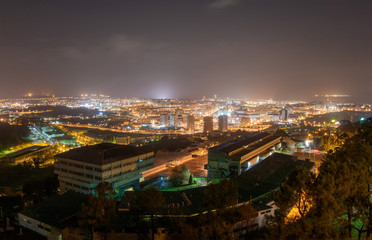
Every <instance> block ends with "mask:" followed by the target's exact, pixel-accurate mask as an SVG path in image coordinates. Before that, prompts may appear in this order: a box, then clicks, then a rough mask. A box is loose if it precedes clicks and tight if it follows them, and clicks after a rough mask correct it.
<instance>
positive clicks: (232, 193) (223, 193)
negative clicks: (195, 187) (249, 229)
mask: <svg viewBox="0 0 372 240" xmlns="http://www.w3.org/2000/svg"><path fill="white" fill-rule="evenodd" d="M237 203H238V189H237V186H236V185H235V183H234V182H233V181H231V180H222V181H221V182H220V183H218V184H210V185H208V186H207V187H205V189H204V191H203V204H202V205H203V207H204V210H207V213H206V214H202V215H201V216H199V224H200V225H201V226H203V227H202V228H203V229H204V230H205V231H206V232H207V233H208V235H209V236H211V237H212V239H223V238H225V239H229V236H230V235H231V230H232V226H230V225H228V224H225V222H226V220H227V219H228V218H230V217H232V216H234V215H235V214H237V215H238V216H239V214H241V213H239V212H237V209H236V208H235V207H234V206H235V205H236V204H237ZM241 216H245V215H243V214H242V215H241ZM230 220H233V219H230ZM234 220H236V218H234Z"/></svg>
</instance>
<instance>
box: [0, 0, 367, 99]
mask: <svg viewBox="0 0 372 240" xmlns="http://www.w3.org/2000/svg"><path fill="white" fill-rule="evenodd" d="M2 5H3V7H2V8H1V10H0V12H1V14H0V16H1V17H0V19H1V23H0V26H1V28H2V29H4V31H3V33H2V34H1V36H0V52H2V54H1V56H0V63H1V64H0V72H1V75H0V79H1V82H2V88H1V89H0V98H15V97H20V96H24V95H25V94H26V93H28V92H32V93H34V94H35V95H41V94H48V93H49V94H55V95H56V96H76V95H80V94H82V93H102V94H105V95H110V96H113V97H120V98H124V97H129V98H130V97H141V98H193V99H195V98H201V97H203V96H207V97H208V96H213V95H214V94H217V95H218V96H221V97H232V98H258V99H270V98H272V99H276V100H279V99H280V100H294V99H299V100H310V99H312V98H313V97H314V95H316V94H319V95H325V94H330V95H334V94H338V95H340V94H347V95H351V96H352V98H351V99H352V100H351V101H352V102H358V103H371V102H372V98H371V96H370V94H369V89H370V88H371V87H372V85H371V84H372V81H370V79H371V75H372V73H371V71H370V70H369V64H370V62H371V60H372V59H371V58H372V57H371V56H372V55H371V54H370V51H371V49H370V48H368V47H367V46H368V43H369V42H370V41H371V40H372V30H371V29H370V27H369V26H370V25H371V23H372V17H371V16H372V15H371V14H369V12H370V10H371V8H372V3H370V2H368V1H353V2H349V1H337V2H335V1H322V2H321V3H320V2H314V1H301V2H299V1H287V0H283V1H280V2H279V1H238V0H217V1H212V0H211V1H204V2H199V1H182V2H181V1H177V2H176V1H156V2H154V1H142V2H132V1H113V2H111V3H110V4H105V5H103V4H101V3H100V2H98V1H89V2H84V1H82V2H79V3H77V2H71V1H65V2H63V3H62V2H60V3H56V2H37V3H35V2H33V3H31V2H27V1H13V2H7V3H3V4H2ZM21 5H22V6H23V7H19V6H21Z"/></svg>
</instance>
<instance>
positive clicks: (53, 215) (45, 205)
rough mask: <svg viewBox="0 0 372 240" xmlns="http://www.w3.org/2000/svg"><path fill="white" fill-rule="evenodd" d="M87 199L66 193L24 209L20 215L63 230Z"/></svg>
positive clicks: (83, 195)
mask: <svg viewBox="0 0 372 240" xmlns="http://www.w3.org/2000/svg"><path fill="white" fill-rule="evenodd" d="M87 198H88V197H87V195H85V194H82V193H77V192H74V191H68V192H65V193H64V194H62V195H55V196H53V197H51V198H49V199H46V200H44V201H42V202H40V203H37V204H35V205H32V206H29V207H26V208H24V209H23V210H22V211H21V212H20V213H21V214H23V215H25V216H27V217H30V218H33V219H36V220H39V221H41V222H43V223H47V224H50V225H52V226H54V227H61V228H64V227H66V222H67V221H69V220H70V219H71V218H73V217H74V216H75V215H76V213H77V212H79V211H80V209H81V204H82V203H84V202H86V201H87Z"/></svg>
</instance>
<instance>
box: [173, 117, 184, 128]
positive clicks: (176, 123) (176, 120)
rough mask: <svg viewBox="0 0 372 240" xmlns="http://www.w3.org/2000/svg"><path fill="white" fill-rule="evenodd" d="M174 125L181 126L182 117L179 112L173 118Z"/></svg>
mask: <svg viewBox="0 0 372 240" xmlns="http://www.w3.org/2000/svg"><path fill="white" fill-rule="evenodd" d="M174 125H175V127H176V128H182V127H183V117H182V115H181V114H178V115H177V116H176V118H175V122H174Z"/></svg>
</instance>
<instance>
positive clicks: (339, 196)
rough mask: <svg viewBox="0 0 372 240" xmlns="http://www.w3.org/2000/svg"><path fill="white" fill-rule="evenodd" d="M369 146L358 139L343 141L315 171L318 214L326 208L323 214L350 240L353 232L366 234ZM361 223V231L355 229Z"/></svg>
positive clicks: (371, 152) (371, 160)
mask: <svg viewBox="0 0 372 240" xmlns="http://www.w3.org/2000/svg"><path fill="white" fill-rule="evenodd" d="M371 166H372V146H371V145H370V144H368V143H366V141H365V139H363V138H361V136H360V135H356V136H354V137H353V138H351V139H349V140H347V141H346V143H345V144H344V145H343V146H342V147H341V148H340V149H337V150H336V151H335V152H334V153H330V154H328V155H327V158H326V160H325V161H324V162H323V164H322V165H321V167H320V169H319V172H320V173H319V177H318V179H319V180H318V183H319V184H318V185H317V191H318V200H319V202H318V204H317V207H318V211H319V212H320V213H321V212H323V211H322V210H321V209H324V206H330V208H329V210H328V211H327V212H326V214H324V213H323V214H319V215H320V216H322V218H323V219H324V218H328V219H329V220H330V221H332V222H334V223H335V225H336V226H337V227H338V228H340V232H341V234H342V233H344V232H346V234H347V236H348V237H349V238H351V237H352V230H353V229H356V230H357V231H358V232H359V235H361V234H362V233H363V232H367V234H369V231H370V229H369V228H368V225H369V223H370V221H371V214H370V211H371V202H370V201H369V197H370V193H369V184H370V183H371V182H372V174H371ZM358 222H361V223H362V224H361V227H358V226H359V225H360V224H357V223H358Z"/></svg>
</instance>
